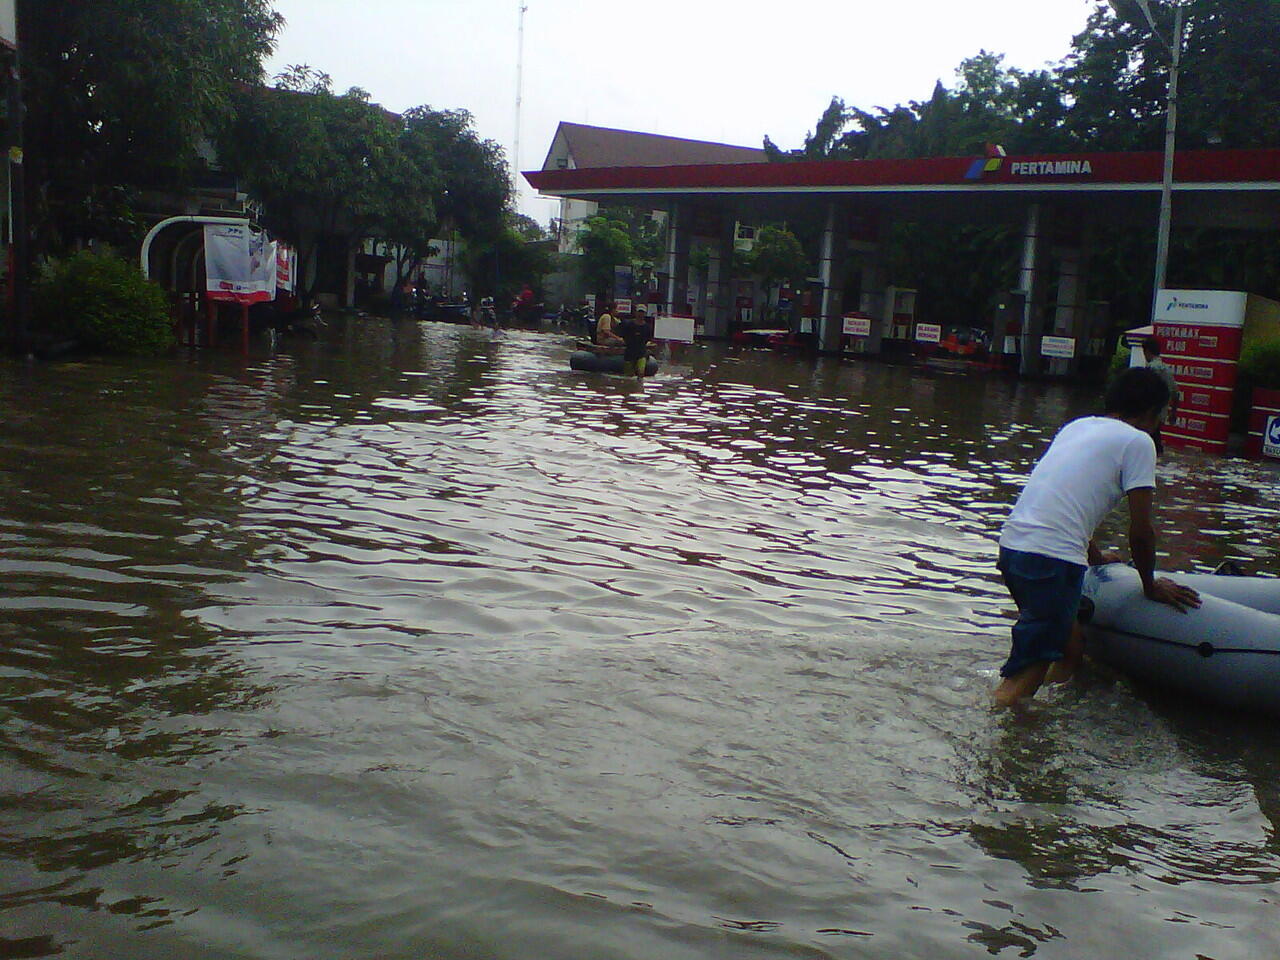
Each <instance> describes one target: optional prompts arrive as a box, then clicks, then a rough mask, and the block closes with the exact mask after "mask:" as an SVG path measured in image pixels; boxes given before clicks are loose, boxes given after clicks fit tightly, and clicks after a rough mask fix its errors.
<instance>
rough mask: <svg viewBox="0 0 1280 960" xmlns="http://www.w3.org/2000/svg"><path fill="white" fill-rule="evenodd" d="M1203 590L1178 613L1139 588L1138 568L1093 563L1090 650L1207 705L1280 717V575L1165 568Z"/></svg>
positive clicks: (1088, 588)
mask: <svg viewBox="0 0 1280 960" xmlns="http://www.w3.org/2000/svg"><path fill="white" fill-rule="evenodd" d="M1164 576H1170V577H1172V579H1174V580H1176V581H1177V582H1178V583H1180V584H1184V585H1185V586H1188V587H1191V589H1193V590H1195V591H1196V592H1198V593H1199V594H1200V599H1201V601H1202V604H1201V606H1200V608H1199V609H1198V610H1189V611H1187V612H1186V613H1180V612H1178V611H1177V610H1175V609H1174V608H1173V607H1170V606H1167V605H1166V604H1161V603H1156V602H1154V601H1152V600H1148V599H1147V598H1146V597H1145V596H1144V595H1143V593H1142V582H1141V580H1140V579H1139V578H1138V571H1136V570H1134V569H1133V568H1131V567H1128V566H1125V565H1124V564H1119V563H1112V564H1107V565H1106V566H1100V567H1091V568H1090V569H1089V571H1088V573H1087V574H1086V575H1085V582H1084V598H1085V601H1086V603H1085V604H1084V612H1083V613H1082V619H1084V620H1085V623H1086V626H1085V635H1086V638H1087V639H1086V643H1085V650H1086V652H1087V653H1088V654H1089V656H1091V657H1093V658H1094V659H1096V660H1099V661H1101V662H1102V663H1105V664H1107V665H1109V666H1111V667H1114V668H1115V669H1117V670H1119V671H1121V672H1122V673H1126V674H1128V675H1129V676H1131V677H1133V678H1135V679H1137V680H1140V681H1144V682H1147V683H1150V684H1153V685H1156V686H1161V687H1169V688H1173V689H1176V690H1180V691H1182V692H1184V693H1187V694H1190V695H1191V696H1193V697H1195V698H1197V699H1199V700H1204V701H1206V702H1209V703H1214V704H1218V705H1220V706H1224V707H1229V708H1232V709H1238V710H1251V711H1260V712H1264V713H1271V714H1276V715H1280V579H1264V578H1261V577H1233V576H1220V575H1216V574H1164Z"/></svg>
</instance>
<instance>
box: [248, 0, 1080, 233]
mask: <svg viewBox="0 0 1280 960" xmlns="http://www.w3.org/2000/svg"><path fill="white" fill-rule="evenodd" d="M524 2H525V4H526V6H527V7H528V10H527V12H526V14H525V37H524V106H523V119H522V122H521V124H520V126H521V134H520V157H519V160H520V167H521V169H523V170H530V169H537V168H538V167H540V166H541V165H542V160H543V158H544V157H545V156H546V153H547V149H548V148H549V147H550V145H551V138H552V136H553V135H554V133H555V128H556V124H557V123H558V122H559V121H561V120H570V121H575V122H578V123H590V124H595V125H597V126H604V127H621V128H623V129H628V130H643V131H646V132H650V133H663V134H669V135H672V136H678V137H691V138H694V139H700V140H717V141H721V142H724V143H734V144H742V145H746V146H759V145H760V143H761V140H762V139H763V137H764V135H765V134H768V135H769V136H770V137H772V138H773V141H774V142H775V143H777V144H778V145H779V146H780V147H784V148H789V147H797V146H800V145H801V142H802V141H803V138H804V135H805V134H806V133H807V132H808V131H809V130H811V129H812V128H813V125H814V123H815V122H816V120H817V119H818V117H819V116H820V115H821V113H822V111H823V109H825V107H826V106H827V104H828V103H829V102H830V101H831V97H832V96H833V95H834V96H839V97H842V98H843V99H844V100H845V102H846V103H849V104H852V105H855V106H859V107H864V108H871V107H875V106H892V105H894V104H897V103H903V102H905V101H907V100H923V99H926V98H927V97H928V96H929V94H930V93H931V92H932V90H933V84H934V81H935V80H942V82H943V83H944V84H946V85H947V86H953V85H954V80H955V68H956V66H957V65H958V64H959V63H960V61H961V60H962V59H964V58H965V57H968V56H972V55H973V54H975V53H977V52H978V51H979V50H980V49H986V50H991V51H994V52H997V53H1003V54H1005V55H1006V61H1005V62H1006V64H1009V65H1012V66H1017V67H1021V68H1024V69H1034V68H1039V67H1043V66H1044V65H1046V64H1048V63H1050V62H1056V61H1058V60H1060V59H1061V58H1062V57H1064V56H1065V55H1066V54H1067V53H1068V52H1069V50H1070V45H1071V38H1072V36H1074V35H1075V34H1076V33H1078V32H1079V31H1080V30H1081V29H1083V27H1084V24H1085V20H1086V18H1087V17H1088V14H1089V11H1090V10H1091V9H1092V8H1093V7H1094V6H1095V2H1094V0H843V2H842V0H788V2H781V3H780V2H776V0H769V2H765V0H737V2H734V0H640V2H632V3H624V2H620V0H524ZM275 7H276V9H277V10H279V11H280V13H282V14H284V16H285V19H286V20H287V24H286V26H285V28H284V31H283V32H282V33H281V35H280V37H279V45H278V48H277V50H276V54H275V56H274V57H273V58H272V59H271V60H270V61H269V62H268V64H267V69H268V71H269V73H271V74H275V73H278V72H279V71H280V70H282V69H283V68H284V67H285V66H286V65H288V64H297V63H306V64H310V65H311V66H313V67H316V68H318V69H320V70H324V71H325V72H327V73H329V74H330V75H331V76H332V77H333V80H334V84H335V86H336V87H337V88H338V89H339V90H346V89H347V88H348V87H350V86H359V87H363V88H364V89H365V90H368V91H369V92H370V93H371V94H372V95H373V99H374V100H376V101H377V102H378V103H381V104H382V105H384V106H386V107H388V108H390V109H392V110H404V109H406V108H408V107H412V106H415V105H417V104H422V103H425V104H429V105H430V106H432V107H435V108H437V109H444V108H449V109H457V108H463V109H466V110H469V111H471V113H472V114H474V115H475V118H476V126H477V129H478V130H479V132H480V133H481V135H482V136H484V137H486V138H489V139H493V140H497V141H498V142H499V143H501V144H503V146H504V147H506V149H507V155H508V159H510V158H511V156H512V152H513V143H514V140H515V102H516V61H517V50H518V49H519V44H518V32H519V31H518V26H519V19H520V17H519V7H520V0H363V2H361V3H353V2H351V0H275ZM520 183H521V187H522V188H523V189H522V195H521V196H522V200H521V208H522V210H523V211H524V212H525V213H528V214H530V215H531V216H534V217H535V218H536V219H537V220H539V221H540V222H542V223H546V222H547V221H548V220H549V218H550V217H551V216H552V215H554V212H555V208H554V203H553V202H552V201H550V200H546V199H538V198H537V197H536V195H535V194H534V193H533V192H532V191H531V190H530V189H529V187H528V185H527V184H525V183H524V181H523V179H522V180H521V181H520Z"/></svg>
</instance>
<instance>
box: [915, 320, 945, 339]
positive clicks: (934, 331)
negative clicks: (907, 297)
mask: <svg viewBox="0 0 1280 960" xmlns="http://www.w3.org/2000/svg"><path fill="white" fill-rule="evenodd" d="M916 340H917V342H919V343H941V342H942V327H940V326H939V325H938V324H936V323H918V324H916Z"/></svg>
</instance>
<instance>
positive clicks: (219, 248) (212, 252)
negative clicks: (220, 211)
mask: <svg viewBox="0 0 1280 960" xmlns="http://www.w3.org/2000/svg"><path fill="white" fill-rule="evenodd" d="M204 265H205V277H206V280H205V289H206V290H207V291H208V292H209V297H210V298H211V299H213V300H230V301H232V302H234V303H261V302H263V301H265V300H272V299H274V298H275V295H276V245H275V243H274V242H272V241H269V240H268V239H267V235H266V234H265V233H260V232H259V233H255V232H254V231H252V230H250V229H249V228H248V227H247V226H241V225H240V224H234V223H206V224H205V225H204Z"/></svg>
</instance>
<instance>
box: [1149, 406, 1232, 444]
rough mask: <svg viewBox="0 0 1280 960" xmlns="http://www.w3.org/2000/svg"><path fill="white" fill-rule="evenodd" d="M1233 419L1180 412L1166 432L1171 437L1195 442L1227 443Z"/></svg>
mask: <svg viewBox="0 0 1280 960" xmlns="http://www.w3.org/2000/svg"><path fill="white" fill-rule="evenodd" d="M1230 428H1231V418H1230V417H1225V416H1210V415H1207V414H1203V413H1183V412H1182V411H1181V410H1179V411H1178V413H1177V415H1176V416H1175V417H1174V418H1173V420H1171V421H1170V422H1169V424H1168V426H1166V427H1165V430H1167V431H1168V433H1169V435H1170V436H1181V437H1188V438H1191V439H1195V440H1212V441H1215V442H1221V443H1224V444H1225V443H1226V442H1227V434H1228V433H1229V432H1230Z"/></svg>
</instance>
